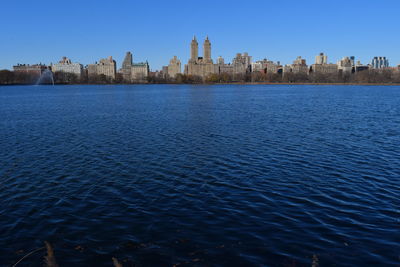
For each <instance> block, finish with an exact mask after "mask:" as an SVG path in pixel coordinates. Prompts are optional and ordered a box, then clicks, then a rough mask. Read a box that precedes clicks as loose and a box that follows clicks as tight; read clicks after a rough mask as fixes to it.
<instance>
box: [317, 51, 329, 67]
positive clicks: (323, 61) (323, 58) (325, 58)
mask: <svg viewBox="0 0 400 267" xmlns="http://www.w3.org/2000/svg"><path fill="white" fill-rule="evenodd" d="M315 64H318V65H322V64H328V56H327V55H325V54H324V53H320V54H319V55H318V56H316V57H315Z"/></svg>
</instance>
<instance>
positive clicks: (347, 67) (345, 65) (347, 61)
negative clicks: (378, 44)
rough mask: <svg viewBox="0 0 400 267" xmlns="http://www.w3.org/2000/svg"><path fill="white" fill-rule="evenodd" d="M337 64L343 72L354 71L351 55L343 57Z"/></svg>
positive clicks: (349, 72)
mask: <svg viewBox="0 0 400 267" xmlns="http://www.w3.org/2000/svg"><path fill="white" fill-rule="evenodd" d="M337 65H338V69H339V70H340V71H341V72H342V74H351V73H352V72H353V63H352V59H351V58H350V57H344V58H342V59H341V60H339V61H338V63H337Z"/></svg>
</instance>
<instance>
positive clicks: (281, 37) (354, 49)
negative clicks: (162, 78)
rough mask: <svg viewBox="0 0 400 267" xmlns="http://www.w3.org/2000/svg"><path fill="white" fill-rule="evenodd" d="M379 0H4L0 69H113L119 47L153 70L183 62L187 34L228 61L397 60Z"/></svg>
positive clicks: (390, 24) (392, 21) (391, 25)
mask: <svg viewBox="0 0 400 267" xmlns="http://www.w3.org/2000/svg"><path fill="white" fill-rule="evenodd" d="M384 2H385V4H382V3H365V2H362V1H352V2H351V3H347V2H345V1H335V2H330V3H320V2H319V1H307V3H304V2H302V3H299V2H298V1H288V3H287V4H285V6H282V5H280V4H279V3H274V2H272V1H254V2H252V5H251V6H250V5H244V4H243V3H240V2H238V1H233V2H232V1H231V2H230V4H229V5H228V4H227V2H218V3H214V2H211V1H203V2H202V5H198V6H197V5H196V6H195V5H194V4H192V3H189V4H188V3H185V2H183V1H172V2H168V3H165V2H161V1H153V2H152V3H135V2H129V1H118V3H107V2H106V1H97V2H94V1H85V2H84V3H80V2H78V1H69V2H68V5H66V4H65V3H66V2H61V3H53V2H50V1H43V2H42V3H41V4H40V5H38V4H36V3H31V2H29V1H18V2H17V3H16V2H7V3H3V9H4V11H5V12H4V15H3V16H2V18H0V21H1V22H2V24H3V25H7V27H6V28H5V29H4V31H3V36H7V38H6V39H5V41H3V42H1V43H0V69H11V68H12V66H13V65H15V64H17V63H28V64H36V63H40V62H42V63H45V64H50V63H56V62H57V61H58V60H59V58H60V57H62V56H67V57H69V58H71V60H73V61H74V62H82V63H84V64H91V63H94V62H95V61H98V59H99V58H104V57H107V56H110V55H112V56H113V57H114V58H115V60H116V61H117V62H118V68H120V67H121V63H122V61H123V58H124V56H125V52H126V51H132V53H133V57H134V60H135V61H136V62H142V61H146V60H148V62H149V63H150V66H151V69H152V70H160V69H161V68H162V66H163V65H165V64H167V63H168V61H169V60H170V59H171V58H172V57H173V56H174V55H176V56H177V57H178V58H179V59H180V60H181V61H182V62H187V60H188V59H189V54H188V52H187V47H188V40H190V38H191V37H192V36H193V35H196V36H197V37H198V38H199V39H203V38H205V36H206V35H208V36H209V38H210V39H212V40H213V56H212V58H213V59H216V58H217V57H218V56H222V57H223V58H225V60H227V61H231V60H232V58H233V57H234V55H235V54H236V53H237V52H239V51H242V52H248V53H249V54H250V55H252V56H253V58H254V59H263V58H268V59H270V60H273V61H280V62H281V63H282V64H290V63H291V62H292V61H293V59H294V58H296V57H297V56H299V55H301V56H302V57H303V58H305V59H306V60H307V62H312V61H313V59H314V57H315V55H317V54H319V53H320V52H324V53H325V54H327V55H329V59H330V60H329V61H330V62H332V63H336V61H337V60H340V59H341V58H342V57H344V56H356V60H360V61H361V62H362V63H364V64H367V63H370V61H371V59H372V58H373V57H375V56H386V57H387V58H389V59H390V63H391V65H392V66H395V65H397V64H399V63H400V55H399V54H398V53H397V47H396V44H397V43H398V41H399V37H397V36H396V35H395V34H393V33H394V32H396V26H397V21H396V15H397V14H396V10H398V9H399V8H400V3H398V2H396V1H384ZM255 7H257V8H255ZM194 11H195V12H194ZM15 14H19V15H18V16H15Z"/></svg>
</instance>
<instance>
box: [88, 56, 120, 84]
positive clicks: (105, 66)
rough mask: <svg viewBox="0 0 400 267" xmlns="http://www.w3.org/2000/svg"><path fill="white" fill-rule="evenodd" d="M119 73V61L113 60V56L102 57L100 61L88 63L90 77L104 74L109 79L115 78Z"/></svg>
mask: <svg viewBox="0 0 400 267" xmlns="http://www.w3.org/2000/svg"><path fill="white" fill-rule="evenodd" d="M116 73H117V63H116V62H115V60H113V58H112V56H110V57H108V58H104V59H100V62H98V63H97V62H96V63H95V64H89V65H88V76H89V79H90V78H94V77H98V76H99V75H104V76H106V77H107V79H111V80H115V76H116Z"/></svg>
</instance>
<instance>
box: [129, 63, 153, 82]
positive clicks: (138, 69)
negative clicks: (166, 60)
mask: <svg viewBox="0 0 400 267" xmlns="http://www.w3.org/2000/svg"><path fill="white" fill-rule="evenodd" d="M149 72H150V66H149V63H148V62H147V61H146V62H142V63H133V64H132V68H131V77H132V78H131V79H132V81H133V82H135V81H137V82H145V81H146V79H147V77H148V76H149Z"/></svg>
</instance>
